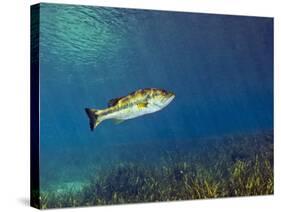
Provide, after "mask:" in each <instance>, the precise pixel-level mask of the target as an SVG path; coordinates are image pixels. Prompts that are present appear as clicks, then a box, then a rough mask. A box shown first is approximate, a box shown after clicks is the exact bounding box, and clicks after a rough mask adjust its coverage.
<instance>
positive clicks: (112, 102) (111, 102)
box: [108, 97, 123, 107]
mask: <svg viewBox="0 0 281 212" xmlns="http://www.w3.org/2000/svg"><path fill="white" fill-rule="evenodd" d="M122 98H123V97H119V98H115V99H110V100H109V101H108V107H112V106H115V105H116V104H117V103H118V101H119V100H120V99H122Z"/></svg>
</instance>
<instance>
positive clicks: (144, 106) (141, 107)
mask: <svg viewBox="0 0 281 212" xmlns="http://www.w3.org/2000/svg"><path fill="white" fill-rule="evenodd" d="M147 105H148V102H140V103H138V104H137V107H138V109H144V108H146V107H147Z"/></svg>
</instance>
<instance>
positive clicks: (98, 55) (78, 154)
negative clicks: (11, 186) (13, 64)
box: [34, 3, 274, 208]
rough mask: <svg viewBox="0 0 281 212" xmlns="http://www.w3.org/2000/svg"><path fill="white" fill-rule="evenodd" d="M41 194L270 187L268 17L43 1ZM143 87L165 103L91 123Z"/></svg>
mask: <svg viewBox="0 0 281 212" xmlns="http://www.w3.org/2000/svg"><path fill="white" fill-rule="evenodd" d="M39 47H40V190H39V191H34V195H37V194H38V192H39V195H40V203H39V205H38V206H37V207H40V208H53V207H72V206H86V205H100V204H119V203H133V202H134V203H135V202H149V201H168V200H185V199H202V198H214V197H231V196H245V195H265V194H273V137H274V136H273V20H272V19H271V18H263V17H242V16H227V15H211V14H196V13H183V12H167V11H150V10H135V9H122V8H105V7H92V6H79V5H60V4H45V3H43V4H40V39H39ZM140 88H162V89H165V90H167V91H172V92H173V93H175V94H176V99H175V100H174V102H173V103H171V104H170V105H169V106H168V107H165V108H164V109H163V110H161V111H159V112H157V113H151V114H150V115H149V116H148V115H147V116H140V117H138V118H137V119H131V120H127V121H125V122H123V123H122V124H119V125H114V124H113V123H112V122H110V121H105V122H104V123H103V124H102V125H101V126H99V127H98V128H97V129H96V130H95V131H94V132H91V131H90V130H89V119H88V117H87V115H86V113H85V111H84V108H85V107H89V106H90V107H92V108H97V109H99V108H106V107H107V106H108V104H107V103H108V102H109V100H110V99H114V98H118V97H121V96H124V95H126V94H128V93H129V92H132V91H136V90H138V89H140Z"/></svg>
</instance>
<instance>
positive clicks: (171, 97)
mask: <svg viewBox="0 0 281 212" xmlns="http://www.w3.org/2000/svg"><path fill="white" fill-rule="evenodd" d="M167 97H168V98H167V100H166V103H167V104H169V103H170V102H171V101H173V99H174V98H175V97H176V95H175V94H173V93H169V94H168V95H167Z"/></svg>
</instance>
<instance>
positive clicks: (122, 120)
mask: <svg viewBox="0 0 281 212" xmlns="http://www.w3.org/2000/svg"><path fill="white" fill-rule="evenodd" d="M112 120H113V123H114V124H121V123H123V122H124V121H125V120H124V119H112Z"/></svg>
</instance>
